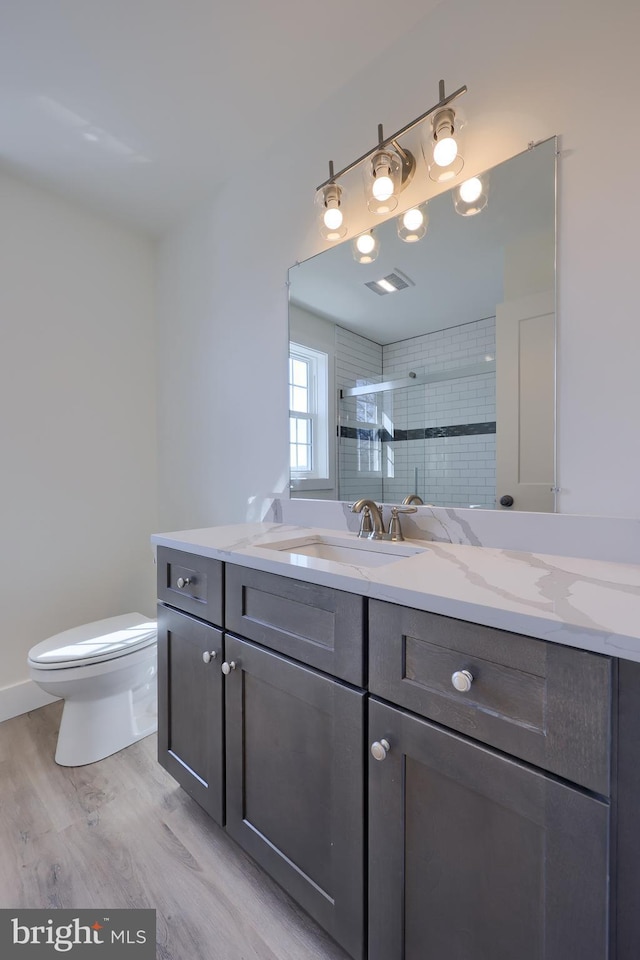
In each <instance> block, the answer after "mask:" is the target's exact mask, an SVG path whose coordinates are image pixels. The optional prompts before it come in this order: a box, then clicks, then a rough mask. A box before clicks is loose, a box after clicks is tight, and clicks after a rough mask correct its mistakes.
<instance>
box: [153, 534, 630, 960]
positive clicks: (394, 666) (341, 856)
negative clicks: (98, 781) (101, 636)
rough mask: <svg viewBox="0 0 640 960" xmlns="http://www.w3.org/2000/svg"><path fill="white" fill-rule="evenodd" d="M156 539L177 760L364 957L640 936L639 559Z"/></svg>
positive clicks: (626, 952) (200, 792) (167, 726)
mask: <svg viewBox="0 0 640 960" xmlns="http://www.w3.org/2000/svg"><path fill="white" fill-rule="evenodd" d="M348 538H351V539H348ZM153 539H154V542H155V543H156V544H157V547H158V550H157V561H158V597H159V607H158V654H159V724H158V729H159V760H160V762H161V763H162V765H163V766H164V767H165V768H166V769H167V770H168V771H169V772H170V773H171V774H172V775H173V776H174V777H175V778H176V780H177V781H178V782H179V783H180V784H181V785H182V786H183V787H184V789H185V790H187V792H189V793H190V794H191V796H193V797H194V799H195V800H197V802H198V803H199V804H200V805H201V806H202V807H203V808H204V809H205V810H206V811H207V812H208V813H209V814H210V815H211V817H212V818H213V819H214V820H215V821H216V822H217V823H218V824H220V825H221V826H224V827H225V829H226V830H227V831H228V832H229V834H230V835H231V836H232V837H233V838H234V839H235V840H236V841H237V842H238V843H239V844H240V845H241V846H242V847H243V848H244V849H245V850H246V851H247V852H248V853H249V854H251V856H252V857H254V858H255V860H256V861H257V862H258V863H260V864H261V866H262V867H263V868H264V869H265V870H266V871H267V872H268V873H269V874H270V876H272V877H273V878H274V879H275V880H276V881H277V882H278V883H279V884H281V885H282V887H284V889H286V890H287V891H288V892H289V893H290V894H291V896H292V897H293V898H294V899H295V900H297V901H298V902H299V903H300V904H301V905H302V907H304V909H305V910H306V911H307V912H308V913H309V914H310V915H311V916H313V917H314V918H315V919H316V920H317V921H318V923H320V924H321V926H322V927H324V928H325V929H326V930H327V931H328V932H329V933H330V934H331V936H332V937H334V939H335V940H336V941H337V942H338V943H340V944H341V945H342V946H343V947H344V949H345V950H346V951H347V953H348V954H349V955H350V956H352V957H354V958H355V960H360V958H362V960H364V958H368V960H428V958H432V957H433V958H442V957H447V958H458V957H460V958H465V960H486V958H488V957H491V960H514V958H515V957H517V958H518V960H534V958H536V960H539V958H543V960H572V958H576V960H577V958H580V960H605V958H607V960H626V958H629V960H632V958H635V957H637V956H638V953H639V951H640V923H639V922H638V917H637V913H638V911H637V909H636V904H635V899H636V891H637V889H638V880H639V879H640V877H639V872H640V867H639V864H640V831H639V830H637V829H636V823H635V820H636V814H637V811H638V799H639V798H640V763H639V762H638V761H639V760H640V747H639V737H638V734H637V729H638V720H639V715H640V662H638V661H640V568H638V567H635V566H631V565H624V564H606V563H597V562H596V561H586V560H575V559H573V560H572V559H570V558H560V557H541V556H540V555H536V556H534V555H526V554H514V553H513V552H507V551H498V550H485V549H483V548H478V547H464V546H454V545H451V544H447V545H443V544H431V543H428V542H422V543H421V544H419V545H418V544H414V545H410V544H403V545H400V546H395V545H391V546H390V545H381V549H382V550H386V551H390V550H391V556H390V558H389V559H387V558H384V559H383V560H382V561H381V562H379V561H380V557H379V556H378V557H377V558H374V559H371V558H369V557H367V556H366V553H363V552H360V553H359V554H358V550H360V551H362V547H363V545H362V544H361V543H359V544H358V543H355V542H354V541H355V539H356V538H355V537H354V535H353V534H346V533H345V534H343V535H342V541H341V542H343V544H344V546H343V547H342V548H341V549H343V550H345V551H347V552H346V553H343V554H341V556H342V557H343V558H344V557H345V556H346V557H348V558H349V559H348V562H347V561H345V560H344V559H342V560H336V559H326V558H324V556H328V555H331V556H335V555H336V554H335V553H331V549H333V550H335V549H336V543H337V542H338V541H339V540H340V538H336V536H335V531H333V532H327V531H317V530H304V529H303V528H292V527H287V526H286V525H280V524H253V525H248V524H247V525H241V526H237V527H220V528H212V529H210V530H200V531H187V532H184V533H177V534H167V535H161V536H160V535H159V536H156V537H154V538H153ZM364 546H365V547H367V548H368V549H370V550H371V551H373V552H374V551H375V545H374V546H373V547H372V546H371V545H368V544H365V545H364ZM418 547H419V548H420V552H414V553H413V554H411V550H412V548H415V550H416V551H417V550H418ZM312 548H315V550H316V555H315V556H314V555H313V549H312ZM321 548H322V549H321ZM393 549H396V550H397V551H398V554H397V556H393ZM296 550H298V551H300V552H296ZM309 551H311V555H310V553H309ZM400 551H403V552H400ZM318 553H319V555H317V554H318ZM351 553H353V554H354V557H352V556H351ZM358 561H359V562H358ZM375 564H378V565H375ZM465 584H466V586H465ZM492 584H493V585H494V586H492ZM571 584H572V585H573V586H571ZM554 596H555V600H553V599H552V598H553V597H554ZM598 604H599V605H600V607H601V609H602V610H603V611H606V610H607V609H610V611H611V612H610V616H611V617H612V619H613V621H614V624H613V629H612V625H611V624H610V625H609V627H608V628H607V627H606V625H605V624H604V623H603V624H601V625H598V623H597V621H596V620H595V618H594V612H595V607H596V606H598ZM623 620H624V621H625V622H624V623H623V622H622V621H623ZM636 631H638V632H636ZM548 638H553V639H548ZM615 654H618V655H615Z"/></svg>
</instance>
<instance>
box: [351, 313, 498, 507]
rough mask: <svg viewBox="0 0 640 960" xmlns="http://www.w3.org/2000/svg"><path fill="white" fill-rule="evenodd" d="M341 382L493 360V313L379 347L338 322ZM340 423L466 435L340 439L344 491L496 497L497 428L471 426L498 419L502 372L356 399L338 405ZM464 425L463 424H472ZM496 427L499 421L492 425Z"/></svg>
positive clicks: (479, 502)
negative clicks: (498, 377) (498, 376)
mask: <svg viewBox="0 0 640 960" xmlns="http://www.w3.org/2000/svg"><path fill="white" fill-rule="evenodd" d="M336 337H337V342H336V355H337V358H338V359H337V370H336V376H337V382H338V386H339V387H351V386H357V385H360V384H362V383H372V382H380V380H394V379H400V378H404V377H408V376H409V374H410V372H413V373H415V374H416V377H420V376H421V375H423V374H427V373H432V372H434V371H440V370H454V369H456V368H458V367H464V366H467V365H469V364H474V363H479V362H483V361H486V360H494V359H495V319H494V318H493V317H490V318H486V319H483V320H478V321H476V322H474V323H467V324H463V325H461V326H459V327H453V328H450V329H448V330H439V331H437V332H435V333H430V334H425V335H424V336H421V337H414V338H412V339H410V340H402V341H398V342H397V343H392V344H389V345H387V346H383V347H380V346H379V345H378V344H374V343H372V342H371V341H370V340H366V339H365V338H363V337H359V336H357V335H356V334H353V333H350V332H349V331H346V330H343V329H342V328H340V327H337V328H336ZM340 410H341V426H342V427H352V428H353V427H360V428H364V429H366V430H367V431H371V433H370V434H368V435H369V436H372V437H375V436H377V435H376V431H377V430H382V429H386V431H388V433H390V434H393V432H394V431H395V432H396V437H397V436H398V432H401V433H400V436H402V432H404V431H414V430H417V431H421V430H424V429H425V428H432V429H438V430H442V431H443V433H445V434H447V433H449V434H450V433H451V431H447V430H445V428H451V427H454V428H455V427H458V428H460V433H461V435H459V436H455V435H454V436H451V435H443V436H429V435H428V434H427V436H426V437H425V436H424V434H423V435H422V436H421V437H419V438H418V439H414V438H412V437H411V436H410V435H409V437H408V438H407V439H404V438H403V439H395V440H388V441H387V442H384V443H381V442H380V440H379V439H372V440H367V439H363V438H358V437H355V436H348V437H343V436H341V437H340V439H339V463H340V493H339V495H340V497H341V498H342V499H346V500H348V499H355V498H356V497H358V496H371V497H374V498H376V499H383V500H386V501H389V502H393V501H396V502H398V501H400V500H402V499H403V498H404V497H405V496H406V495H407V494H408V493H416V492H417V493H418V494H419V495H420V496H421V497H422V498H423V499H424V501H425V502H426V503H432V504H435V505H441V506H457V507H468V506H478V507H493V506H494V505H495V433H493V432H489V433H481V432H474V429H475V430H481V429H482V428H481V427H475V428H473V427H469V426H468V425H470V424H489V425H491V424H493V423H494V422H495V418H496V408H495V374H494V373H493V372H490V373H486V374H480V375H477V376H473V377H465V378H456V379H452V380H445V381H440V382H437V383H429V384H422V385H420V384H416V386H414V387H413V386H412V387H404V388H402V389H398V390H393V391H388V392H385V393H379V394H371V395H369V396H367V397H358V398H356V397H350V398H347V399H346V400H343V401H341V403H340ZM465 428H466V429H465ZM485 429H489V430H491V429H492V427H491V426H489V427H488V428H485Z"/></svg>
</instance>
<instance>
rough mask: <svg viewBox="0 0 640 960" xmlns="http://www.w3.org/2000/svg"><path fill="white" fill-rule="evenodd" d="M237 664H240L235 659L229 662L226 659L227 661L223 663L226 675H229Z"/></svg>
mask: <svg viewBox="0 0 640 960" xmlns="http://www.w3.org/2000/svg"><path fill="white" fill-rule="evenodd" d="M237 666H238V664H237V663H236V661H235V660H232V661H231V663H227V661H226V660H225V662H224V663H223V664H222V672H223V673H224V675H225V677H228V676H229V674H230V673H231V671H232V670H235V668H236V667H237Z"/></svg>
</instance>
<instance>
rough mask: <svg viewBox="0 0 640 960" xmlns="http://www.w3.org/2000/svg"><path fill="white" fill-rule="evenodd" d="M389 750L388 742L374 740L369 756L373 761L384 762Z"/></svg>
mask: <svg viewBox="0 0 640 960" xmlns="http://www.w3.org/2000/svg"><path fill="white" fill-rule="evenodd" d="M389 750H391V746H390V745H389V741H388V740H374V741H373V743H372V744H371V756H372V757H373V759H374V760H385V759H386V756H387V754H388V753H389Z"/></svg>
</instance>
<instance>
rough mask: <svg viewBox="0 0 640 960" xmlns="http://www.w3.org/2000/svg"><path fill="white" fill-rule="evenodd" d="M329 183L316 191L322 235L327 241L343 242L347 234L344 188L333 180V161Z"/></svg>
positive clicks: (330, 162) (330, 164)
mask: <svg viewBox="0 0 640 960" xmlns="http://www.w3.org/2000/svg"><path fill="white" fill-rule="evenodd" d="M329 177H330V179H329V180H328V182H327V183H326V184H325V185H324V186H323V187H322V188H321V189H319V190H317V191H316V205H317V207H318V220H319V227H320V233H321V234H322V236H323V237H324V238H325V240H331V241H332V242H334V241H336V240H341V239H342V238H343V237H344V236H345V235H346V233H347V225H346V223H345V218H344V209H343V203H344V188H343V187H342V186H341V185H340V184H339V183H336V182H335V181H334V180H333V179H332V178H333V160H330V161H329Z"/></svg>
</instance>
